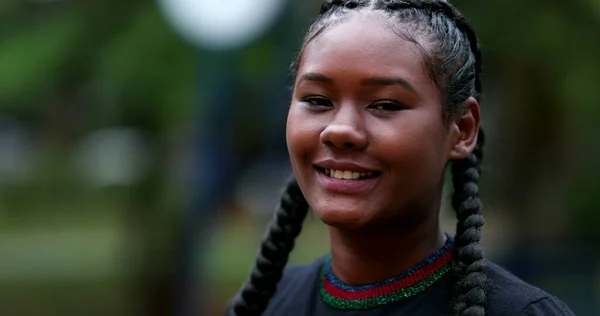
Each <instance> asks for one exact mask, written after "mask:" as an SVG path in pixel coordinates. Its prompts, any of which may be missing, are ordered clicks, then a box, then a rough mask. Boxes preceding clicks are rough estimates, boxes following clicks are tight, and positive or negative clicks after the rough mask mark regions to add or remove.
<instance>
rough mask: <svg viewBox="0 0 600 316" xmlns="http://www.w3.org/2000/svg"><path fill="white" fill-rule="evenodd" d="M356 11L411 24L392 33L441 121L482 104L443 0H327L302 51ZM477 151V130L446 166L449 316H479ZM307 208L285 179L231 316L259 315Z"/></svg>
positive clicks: (452, 13) (471, 36)
mask: <svg viewBox="0 0 600 316" xmlns="http://www.w3.org/2000/svg"><path fill="white" fill-rule="evenodd" d="M357 10H376V11H383V12H385V13H386V14H387V15H388V16H389V17H390V18H395V20H396V21H398V23H399V24H402V25H409V26H411V27H410V28H408V29H409V30H410V32H409V31H407V30H406V29H405V30H404V32H398V34H399V35H400V36H404V37H405V39H406V40H409V41H411V42H413V43H415V44H417V46H418V47H420V49H421V50H422V51H423V55H424V56H425V63H426V66H427V69H428V70H429V72H430V75H431V77H432V79H433V81H434V82H435V84H436V85H437V86H438V88H439V89H440V91H442V92H443V95H444V98H443V100H442V106H443V109H442V114H443V116H444V121H445V122H449V121H450V120H451V119H452V118H453V117H455V115H456V114H458V113H460V112H461V110H462V105H463V103H464V102H465V101H466V100H467V99H468V98H469V97H471V96H472V97H474V98H476V99H477V100H478V101H479V100H480V95H481V91H482V87H481V70H482V56H481V51H480V48H479V44H478V41H477V37H476V35H475V32H474V30H473V28H472V27H471V26H470V25H469V23H468V22H467V21H466V19H465V18H464V17H463V15H462V14H461V13H460V12H459V11H458V10H457V9H456V8H454V7H453V6H452V5H451V4H450V3H448V2H447V1H445V0H326V1H325V2H324V3H323V5H322V6H321V10H320V12H319V15H318V16H317V18H316V19H315V20H314V22H313V23H312V25H311V26H310V28H309V30H308V32H307V34H306V37H305V39H304V42H303V45H302V47H303V48H304V47H305V46H306V45H307V44H308V43H309V42H310V41H312V40H313V39H314V38H316V37H318V36H319V34H321V33H322V32H323V31H324V30H326V29H327V28H328V27H330V26H331V25H334V24H336V23H339V22H340V21H342V20H343V18H344V16H345V15H346V14H347V13H348V12H351V11H357ZM407 33H408V34H407ZM416 37H419V38H420V39H423V40H425V41H426V43H427V45H426V46H421V45H420V44H419V42H417V41H416V39H415V38H416ZM301 58H302V50H301V51H300V53H299V54H298V55H297V57H296V59H295V61H294V62H293V63H292V66H291V70H292V74H293V75H294V76H295V75H296V72H297V70H298V65H299V63H300V59H301ZM483 145H484V134H483V130H482V129H480V130H479V132H478V137H477V144H476V147H475V149H474V151H473V152H472V153H471V154H470V155H469V156H468V157H467V158H465V159H462V160H455V161H452V166H451V171H452V182H453V185H454V193H453V195H452V207H453V208H454V211H455V212H456V216H457V219H458V222H457V225H456V235H455V237H454V245H453V247H454V249H453V260H452V274H451V275H452V277H451V278H450V280H451V282H452V283H451V285H452V286H451V291H450V293H449V296H450V300H449V301H450V304H449V305H450V310H451V314H452V315H453V316H458V315H464V316H484V315H485V309H484V305H485V302H486V284H487V277H486V275H485V265H486V261H485V259H484V257H483V250H482V248H481V246H480V243H479V242H480V239H481V227H482V226H483V224H484V218H483V216H482V215H481V209H482V204H481V201H480V199H479V192H478V182H479V177H480V173H481V170H480V166H481V160H482V154H483V151H482V149H483ZM307 209H308V204H307V202H306V200H305V198H304V197H303V195H302V192H301V191H300V188H299V187H298V184H297V183H296V181H295V179H294V178H291V179H290V181H289V183H288V185H287V186H286V188H285V190H284V192H283V195H282V198H281V202H280V204H279V206H278V207H277V210H276V212H275V215H274V219H273V220H272V222H271V223H270V224H269V227H268V230H267V234H266V235H265V238H264V239H263V241H262V244H261V248H260V252H259V254H258V256H257V259H256V266H255V267H254V269H253V270H252V273H251V275H250V278H249V280H248V281H246V283H245V284H244V285H243V287H242V289H241V290H240V291H239V293H238V294H237V296H236V297H235V298H234V299H233V300H232V301H231V302H230V306H229V309H228V311H229V314H230V315H235V316H250V315H253V316H254V315H256V316H258V315H260V314H261V313H262V312H263V311H264V310H265V308H266V307H267V304H268V302H269V300H270V298H271V297H272V296H273V294H274V293H275V290H276V286H277V283H278V282H279V280H280V279H281V276H282V273H283V269H284V267H285V265H286V263H287V260H288V256H289V253H290V251H291V250H292V248H293V245H294V240H295V238H296V237H297V236H298V234H299V233H300V230H301V226H302V221H303V219H304V217H305V216H306V213H307Z"/></svg>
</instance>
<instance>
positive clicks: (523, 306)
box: [487, 261, 574, 316]
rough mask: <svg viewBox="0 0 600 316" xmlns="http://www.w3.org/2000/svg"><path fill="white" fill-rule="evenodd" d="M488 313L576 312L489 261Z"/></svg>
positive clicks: (563, 315) (558, 315) (565, 315)
mask: <svg viewBox="0 0 600 316" xmlns="http://www.w3.org/2000/svg"><path fill="white" fill-rule="evenodd" d="M487 276H488V278H489V282H490V285H489V287H488V304H487V305H488V307H487V308H488V310H489V311H490V312H491V313H490V315H494V316H495V315H498V316H501V315H507V316H508V315H511V316H512V315H514V316H517V315H522V316H538V315H540V316H541V315H546V316H571V315H574V313H573V312H572V311H571V310H570V309H569V308H568V307H567V305H566V304H565V303H563V302H561V301H560V300H559V299H558V298H556V297H554V296H553V295H551V294H549V293H547V292H545V291H543V290H541V289H539V288H537V287H535V286H533V285H531V284H528V283H526V282H525V281H523V280H521V279H519V278H518V277H516V276H515V275H513V274H512V273H510V272H508V271H507V270H505V269H504V268H502V267H500V266H499V265H497V264H495V263H493V262H490V261H488V267H487Z"/></svg>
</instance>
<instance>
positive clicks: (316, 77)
mask: <svg viewBox="0 0 600 316" xmlns="http://www.w3.org/2000/svg"><path fill="white" fill-rule="evenodd" d="M304 80H308V81H317V82H324V83H333V79H331V78H329V77H326V76H325V75H323V74H320V73H318V72H307V73H305V74H303V75H302V77H300V81H304Z"/></svg>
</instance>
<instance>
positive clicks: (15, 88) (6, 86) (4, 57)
mask: <svg viewBox="0 0 600 316" xmlns="http://www.w3.org/2000/svg"><path fill="white" fill-rule="evenodd" d="M84 23H85V21H84V20H83V19H82V18H81V17H80V16H79V15H77V14H72V13H70V12H68V13H65V14H60V15H55V16H53V17H52V18H49V19H46V20H45V21H43V22H42V23H40V24H36V25H31V26H28V27H26V28H23V30H22V31H20V32H19V33H17V34H14V35H12V36H10V37H8V38H5V39H2V41H1V42H0V109H2V110H7V109H10V108H11V107H14V106H20V107H25V108H24V109H25V110H28V108H27V107H32V106H36V104H37V103H38V102H39V101H41V100H43V99H44V98H45V97H47V96H48V95H49V94H50V93H51V92H52V91H53V90H54V89H55V88H56V87H57V86H60V85H61V80H62V79H63V78H61V71H63V69H64V68H65V67H69V59H70V58H71V56H72V55H73V54H76V53H77V43H78V41H79V40H80V39H81V38H82V37H83V36H84V34H82V33H81V32H79V30H80V29H81V28H82V27H83V25H84Z"/></svg>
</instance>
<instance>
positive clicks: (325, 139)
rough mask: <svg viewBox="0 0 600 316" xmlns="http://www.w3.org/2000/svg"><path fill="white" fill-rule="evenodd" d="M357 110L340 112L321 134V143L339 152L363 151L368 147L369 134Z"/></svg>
mask: <svg viewBox="0 0 600 316" xmlns="http://www.w3.org/2000/svg"><path fill="white" fill-rule="evenodd" d="M356 111H357V110H355V109H349V110H341V109H340V110H338V113H336V114H335V116H334V118H333V120H332V121H331V122H330V123H329V124H328V125H327V127H326V128H325V129H324V130H323V131H322V132H321V135H320V140H321V143H322V144H324V145H325V146H327V147H330V148H336V149H338V150H362V149H365V148H366V147H367V145H368V142H369V141H368V136H367V132H366V131H365V129H364V126H363V123H362V120H361V117H360V114H358V113H356Z"/></svg>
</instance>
